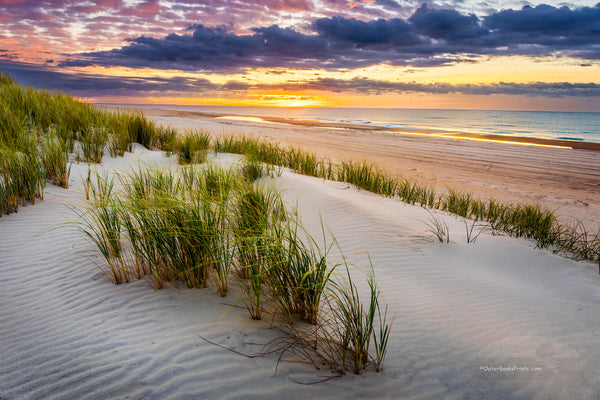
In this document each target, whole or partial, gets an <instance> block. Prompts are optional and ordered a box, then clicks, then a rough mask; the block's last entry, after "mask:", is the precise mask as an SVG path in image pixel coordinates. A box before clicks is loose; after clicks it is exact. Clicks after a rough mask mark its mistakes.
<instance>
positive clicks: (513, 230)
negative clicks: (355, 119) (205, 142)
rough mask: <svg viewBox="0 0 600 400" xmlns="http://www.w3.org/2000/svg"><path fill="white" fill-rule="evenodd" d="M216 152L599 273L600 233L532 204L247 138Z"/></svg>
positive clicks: (226, 139)
mask: <svg viewBox="0 0 600 400" xmlns="http://www.w3.org/2000/svg"><path fill="white" fill-rule="evenodd" d="M213 149H214V150H215V151H216V152H230V153H238V154H245V155H247V156H251V157H254V158H255V159H256V160H259V161H261V162H264V163H268V164H272V165H280V166H283V167H287V168H290V169H292V170H294V171H295V172H297V173H301V174H306V175H309V176H314V177H318V178H323V179H331V180H337V181H341V182H348V183H351V184H353V185H355V186H356V187H358V188H361V189H365V190H369V191H371V192H373V193H377V194H381V195H384V196H387V197H391V198H397V199H399V200H401V201H403V202H405V203H408V204H416V205H421V206H423V207H426V208H428V209H434V210H439V211H446V212H449V213H452V214H455V215H458V216H461V217H464V218H471V219H474V220H476V221H477V222H478V225H479V226H482V228H483V225H487V227H489V228H490V229H491V230H492V232H496V233H503V234H507V235H509V236H512V237H522V238H526V239H530V240H533V241H534V242H535V243H536V246H538V247H540V248H547V249H551V250H552V251H554V252H556V253H560V254H563V255H565V256H568V257H572V258H574V259H577V260H588V261H592V262H595V263H597V264H598V268H599V272H600V229H599V230H598V232H596V233H591V232H589V231H588V230H587V228H586V227H584V226H583V225H582V224H581V223H575V224H574V225H572V226H569V225H566V224H565V223H564V222H561V221H559V220H558V218H557V217H556V215H555V214H554V213H553V212H552V211H550V210H545V209H543V208H541V207H540V206H538V205H533V204H507V203H500V202H498V201H497V200H495V199H493V198H490V199H487V200H484V199H480V198H477V197H476V196H474V195H473V194H472V193H467V192H459V191H457V190H454V189H452V188H449V189H448V190H447V191H445V192H444V191H441V192H439V191H436V190H435V189H434V188H431V187H428V186H427V185H424V184H420V183H418V182H415V181H411V180H408V179H402V178H395V177H393V176H391V175H389V174H388V173H386V172H385V171H383V170H381V169H379V168H378V167H377V166H375V165H374V164H370V163H368V162H366V161H362V162H353V161H341V162H339V163H333V162H332V161H331V160H327V159H325V158H319V157H318V156H316V155H315V154H313V153H309V152H304V151H302V150H301V149H299V148H294V147H284V146H281V145H278V144H277V143H273V142H268V141H266V140H261V139H258V138H253V137H250V136H219V137H216V138H215V139H214V141H213Z"/></svg>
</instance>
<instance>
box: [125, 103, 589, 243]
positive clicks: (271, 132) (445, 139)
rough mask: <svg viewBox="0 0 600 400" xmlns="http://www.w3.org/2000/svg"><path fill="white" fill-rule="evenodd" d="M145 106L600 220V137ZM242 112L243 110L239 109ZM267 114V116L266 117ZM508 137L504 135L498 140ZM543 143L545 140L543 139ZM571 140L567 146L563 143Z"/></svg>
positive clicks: (173, 120)
mask: <svg viewBox="0 0 600 400" xmlns="http://www.w3.org/2000/svg"><path fill="white" fill-rule="evenodd" d="M123 109H128V110H134V111H135V110H139V111H141V112H143V114H144V115H146V116H147V117H149V118H151V119H152V120H154V121H155V122H157V123H159V124H162V125H168V126H173V127H175V128H177V129H178V130H180V131H185V130H186V129H203V130H206V131H210V132H213V133H216V134H244V135H250V136H255V137H259V138H262V139H266V140H271V141H275V142H279V143H281V144H284V145H290V146H295V147H300V148H303V149H304V150H307V151H310V152H313V153H315V154H316V155H318V156H320V157H324V158H329V159H331V160H332V161H342V160H353V161H360V160H367V161H368V162H370V163H373V164H376V165H377V166H378V167H379V168H381V169H382V170H384V171H386V172H388V173H390V174H391V175H393V176H395V177H397V178H400V179H410V180H415V181H417V182H420V183H424V184H427V185H428V186H430V187H433V188H436V190H438V191H439V190H441V191H444V190H448V189H449V188H453V189H455V190H458V191H461V192H470V193H473V194H474V195H475V196H477V197H479V198H482V199H487V198H495V199H497V200H499V201H501V202H505V203H525V204H538V205H541V206H543V207H544V208H546V209H548V210H551V211H554V212H555V214H556V215H557V216H558V217H559V218H560V219H561V220H562V221H563V222H564V223H568V224H577V223H579V222H581V223H583V224H584V226H586V228H587V229H588V230H589V231H591V232H596V231H597V230H598V227H600V198H599V197H598V192H599V191H600V144H596V143H587V142H575V141H556V140H550V139H535V140H529V139H522V140H523V141H521V142H519V143H517V142H518V140H515V139H517V138H514V137H501V138H497V137H495V136H494V135H483V136H484V137H482V136H481V135H459V136H457V135H440V134H439V132H434V131H428V132H427V133H424V132H414V131H410V130H400V129H390V128H383V127H377V126H364V125H360V124H346V123H334V122H332V123H327V122H323V121H305V120H300V121H299V120H291V119H285V118H279V117H260V119H251V120H243V119H241V118H236V119H225V118H220V117H226V116H228V115H227V114H225V115H223V114H208V113H198V112H191V111H171V110H157V109H143V108H135V107H134V108H126V107H123ZM236 117H239V116H236ZM261 120H264V121H261ZM497 139H501V140H497ZM538 145H541V146H538ZM561 146H565V147H568V148H565V147H561Z"/></svg>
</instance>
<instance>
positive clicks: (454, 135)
mask: <svg viewBox="0 0 600 400" xmlns="http://www.w3.org/2000/svg"><path fill="white" fill-rule="evenodd" d="M98 106H99V107H104V108H109V109H127V110H139V111H142V112H143V113H144V114H145V115H147V116H150V117H180V118H199V119H216V118H226V117H246V118H253V119H256V120H255V121H253V122H261V121H260V120H262V122H263V123H276V124H285V125H295V126H302V127H316V128H326V129H351V130H361V131H371V132H386V133H398V134H410V135H425V136H435V137H440V138H450V139H463V140H476V141H489V142H500V143H509V144H510V143H512V144H520V145H533V146H542V147H558V148H561V147H565V148H571V149H583V150H592V151H600V143H595V142H586V141H581V140H566V139H544V138H533V137H526V136H509V135H498V134H491V133H490V134H479V133H461V132H450V131H443V130H432V129H409V128H397V127H387V126H380V125H367V124H359V123H350V122H335V121H331V122H330V121H321V120H310V119H296V118H284V117H275V116H263V115H241V114H235V113H207V112H201V111H183V110H171V109H160V108H147V107H144V106H139V105H108V104H98ZM153 107H154V106H153Z"/></svg>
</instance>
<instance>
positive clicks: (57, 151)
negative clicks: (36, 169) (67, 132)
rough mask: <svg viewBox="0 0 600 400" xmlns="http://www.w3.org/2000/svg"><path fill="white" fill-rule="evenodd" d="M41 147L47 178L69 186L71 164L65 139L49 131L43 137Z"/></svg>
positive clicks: (54, 182) (59, 184)
mask: <svg viewBox="0 0 600 400" xmlns="http://www.w3.org/2000/svg"><path fill="white" fill-rule="evenodd" d="M40 148H41V153H42V157H43V163H44V168H45V170H46V177H47V179H49V180H50V181H52V183H53V184H55V185H57V186H60V187H64V188H68V187H69V175H70V173H71V166H70V164H69V152H68V149H67V144H66V143H65V141H64V140H63V139H62V138H61V137H59V136H56V135H54V134H53V133H51V132H49V133H48V134H47V135H45V136H44V137H42V140H41V145H40Z"/></svg>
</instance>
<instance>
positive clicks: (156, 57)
mask: <svg viewBox="0 0 600 400" xmlns="http://www.w3.org/2000/svg"><path fill="white" fill-rule="evenodd" d="M190 29H191V31H192V32H191V33H189V34H182V35H179V34H170V35H168V36H166V37H164V38H155V37H149V36H140V37H137V38H133V39H129V40H128V41H129V44H128V45H126V46H124V47H122V48H119V49H113V50H111V51H102V52H93V53H86V54H78V55H72V57H73V58H72V60H70V61H67V62H65V63H64V64H63V65H66V66H83V65H120V66H128V67H153V68H169V69H172V68H176V69H182V70H198V71H207V72H233V71H242V70H245V69H249V68H257V67H266V68H308V69H310V68H324V69H329V70H336V69H345V68H356V67H363V66H369V65H374V64H379V63H388V64H392V65H406V66H431V65H442V64H446V63H449V62H453V61H459V60H469V59H473V58H476V57H478V56H484V55H532V56H544V55H556V54H560V55H565V56H571V57H577V58H581V59H586V60H595V59H599V58H600V7H598V6H596V7H594V8H591V7H583V8H578V9H569V8H567V7H562V8H555V7H551V6H545V5H542V6H538V7H535V8H531V7H525V8H523V9H521V10H518V11H515V10H506V11H501V12H497V13H494V14H491V15H489V16H487V17H484V18H483V19H479V18H478V17H477V16H475V15H473V14H470V15H465V14H461V13H459V12H458V11H456V10H452V9H433V8H429V7H428V6H427V5H425V4H423V5H421V6H420V7H419V8H417V10H416V11H415V12H414V13H413V15H412V16H411V17H410V18H408V19H400V18H393V19H376V20H370V21H362V20H358V19H355V18H346V17H341V16H333V17H327V18H320V19H317V20H315V21H314V22H313V23H312V25H311V30H312V32H305V33H301V32H299V31H297V30H294V29H292V28H281V27H279V26H278V25H271V26H268V27H259V28H254V29H252V31H251V32H252V33H251V34H249V35H241V34H237V33H233V32H231V31H230V30H229V29H227V28H225V27H223V26H221V27H207V26H204V25H194V26H192V27H191V28H190Z"/></svg>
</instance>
